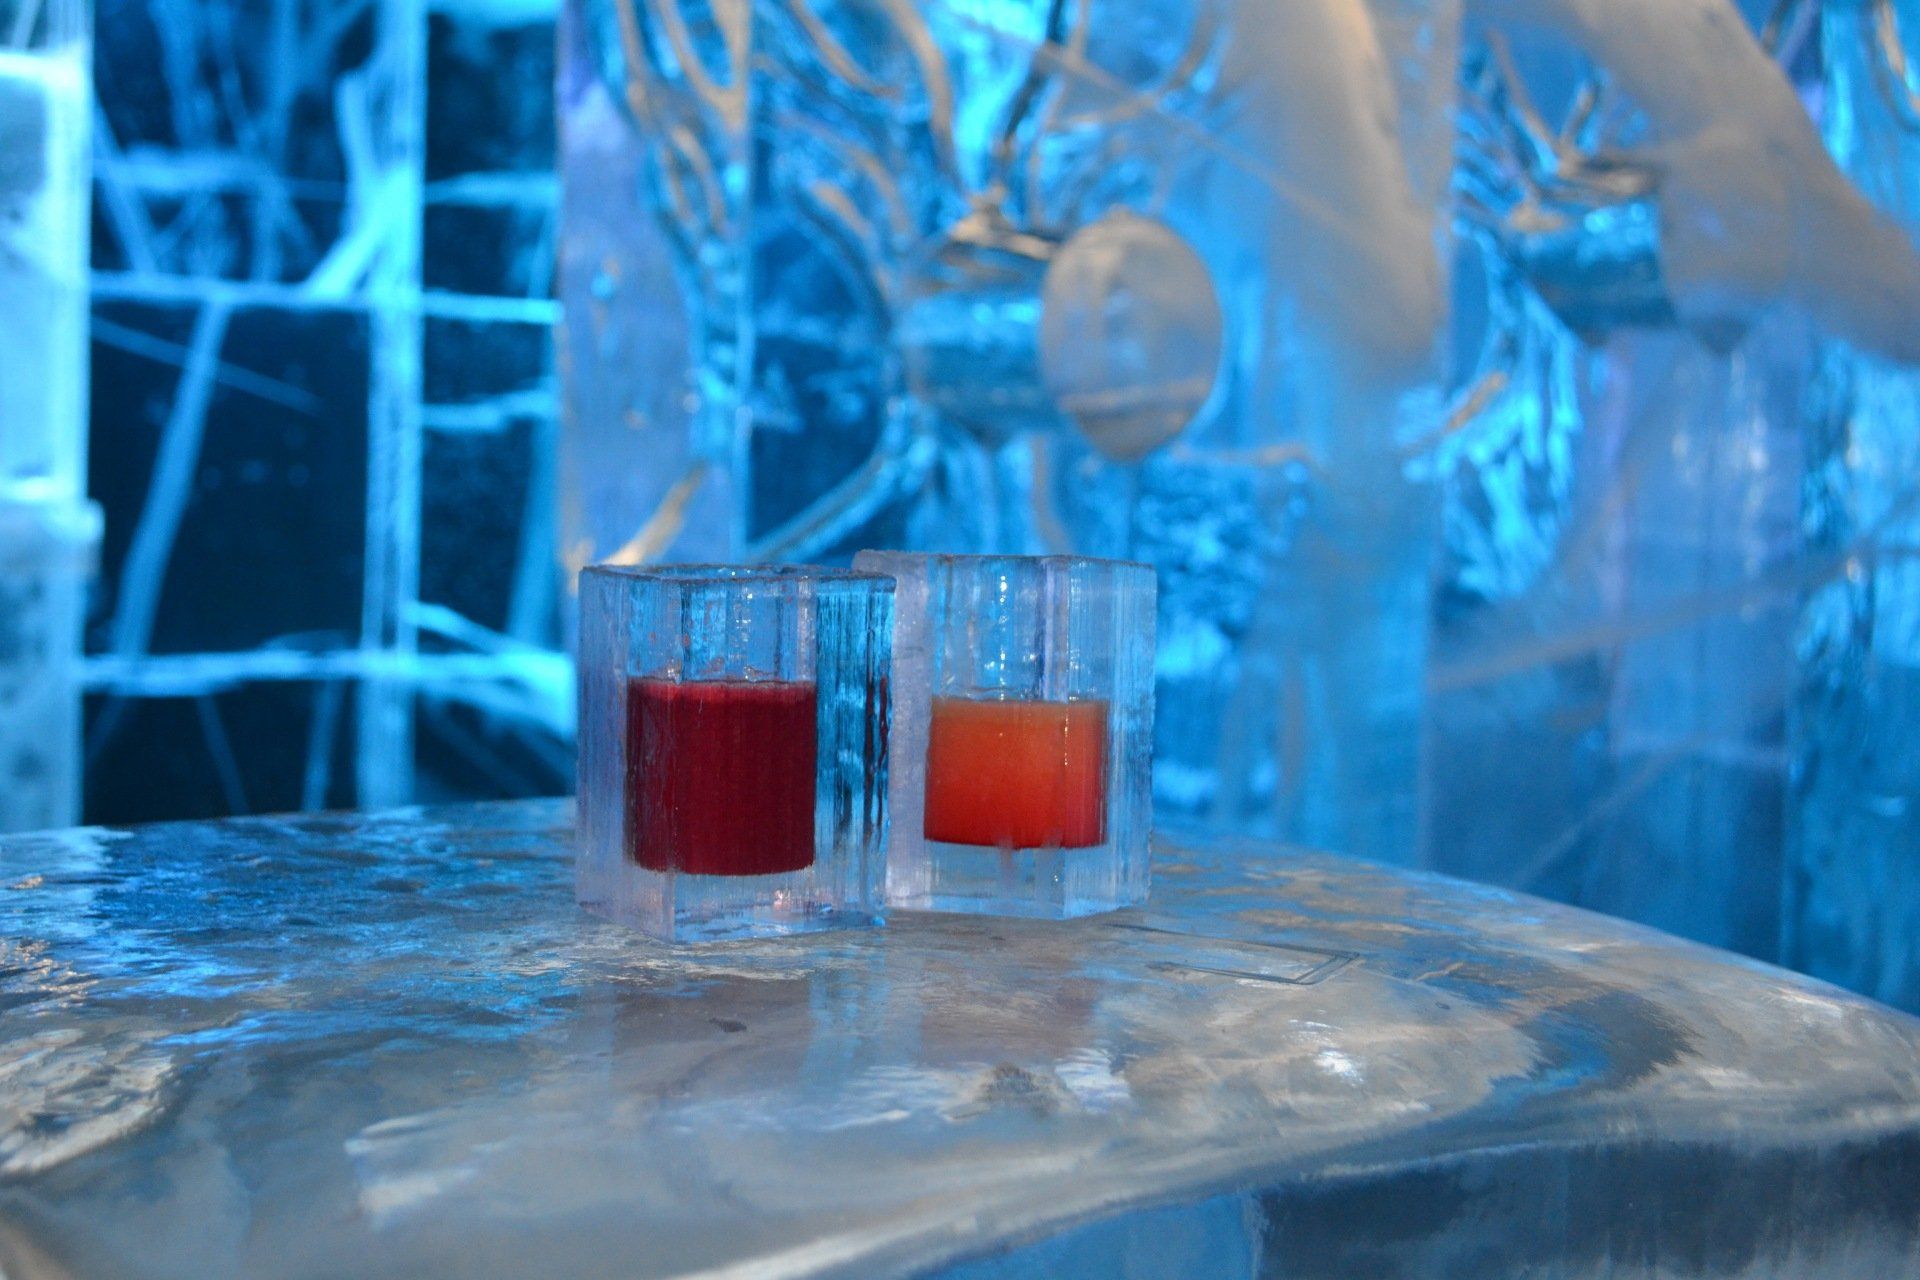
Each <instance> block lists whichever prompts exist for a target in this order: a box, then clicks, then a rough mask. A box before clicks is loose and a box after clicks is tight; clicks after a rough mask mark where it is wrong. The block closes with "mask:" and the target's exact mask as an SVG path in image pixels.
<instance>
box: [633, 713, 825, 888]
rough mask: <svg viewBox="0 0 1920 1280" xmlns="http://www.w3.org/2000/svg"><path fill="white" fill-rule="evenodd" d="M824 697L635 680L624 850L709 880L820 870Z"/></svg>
mask: <svg viewBox="0 0 1920 1280" xmlns="http://www.w3.org/2000/svg"><path fill="white" fill-rule="evenodd" d="M815 701H816V698H815V692H814V686H813V685H812V684H810V683H802V682H798V681H746V680H688V681H675V680H650V679H640V680H630V681H628V683H627V743H626V746H627V782H626V790H627V856H628V857H629V858H631V859H632V860H633V861H635V862H637V863H639V864H640V865H641V866H643V867H645V868H646V869H647V870H649V871H683V872H686V873H687V874H689V875H702V876H761V875H773V874H777V873H780V872H785V871H800V870H804V869H805V868H807V867H810V866H812V865H813V806H814V790H815V773H816V768H815V765H816V761H817V758H818V746H817V742H818V736H819V731H818V728H817V727H816V717H815Z"/></svg>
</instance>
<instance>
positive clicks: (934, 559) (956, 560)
mask: <svg viewBox="0 0 1920 1280" xmlns="http://www.w3.org/2000/svg"><path fill="white" fill-rule="evenodd" d="M859 554H860V555H863V556H889V557H891V556H897V557H899V558H900V559H902V560H914V561H921V562H925V563H928V564H944V565H954V566H958V567H965V566H969V565H976V566H977V565H988V564H1017V565H1033V566H1035V567H1037V568H1043V569H1076V568H1088V569H1141V570H1145V571H1146V572H1148V573H1154V572H1155V570H1154V567H1153V566H1152V565H1150V564H1148V563H1146V562H1145V561H1144V560H1109V559H1106V558H1104V557H1102V556H1074V555H1063V554H1059V553H1053V554H1048V555H1042V556H1025V555H1017V554H1014V553H1011V552H1010V553H1008V554H1005V555H996V554H994V553H992V552H947V551H881V550H877V549H875V548H871V547H870V548H867V549H865V550H863V551H861V552H860V553H859Z"/></svg>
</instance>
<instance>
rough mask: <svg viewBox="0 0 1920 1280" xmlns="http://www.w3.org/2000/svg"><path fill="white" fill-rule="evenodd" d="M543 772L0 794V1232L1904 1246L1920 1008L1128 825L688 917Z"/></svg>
mask: <svg viewBox="0 0 1920 1280" xmlns="http://www.w3.org/2000/svg"><path fill="white" fill-rule="evenodd" d="M569 818H570V815H569V810H568V808H567V806H565V805H563V804H559V803H532V804H514V805H493V806H482V807H476V808H466V809H443V810H413V811H409V812H404V813H395V814H387V815H340V816H314V817H305V818H284V819H257V820H242V821H234V822H227V823H214V824H199V825H189V826H175V827H168V828H152V829H146V830H140V831H133V832H125V831H108V830H86V831H77V832H67V833H60V834H51V835H41V836H32V837H23V838H15V839H13V840H11V841H5V840H0V886H4V887H0V940H4V941H0V956H4V957H5V963H4V964H3V965H0V1002H4V1004H5V1006H6V1015H5V1017H4V1019H0V1084H3V1085H4V1088H0V1268H4V1269H5V1271H6V1274H7V1275H9V1276H20V1277H28V1278H32V1280H41V1278H43V1277H46V1278H53V1277H69V1276H70V1277H84V1276H152V1277H177V1276H226V1275H242V1274H245V1275H275V1276H281V1275H285V1276H297V1275H313V1274H328V1275H361V1276H392V1277H401V1276H405V1277H438V1276H458V1277H462V1278H463V1280H487V1278H489V1277H496V1276H497V1277H522V1276H534V1275H564V1276H594V1275H627V1276H639V1277H653V1276H661V1277H664V1276H746V1275H753V1276H783V1277H847V1278H852V1277H859V1278H860V1280H883V1278H885V1277H906V1276H924V1277H933V1276H947V1277H953V1278H955V1280H959V1278H965V1280H986V1278H987V1277H1000V1278H1006V1277H1021V1276H1036V1277H1038V1276H1116V1275H1126V1276H1133V1277H1149V1278H1158V1277H1184V1276H1204V1277H1209V1278H1210V1280H1211V1278H1216V1277H1217V1278H1221V1280H1233V1278H1235V1277H1245V1278H1246V1280H1252V1278H1253V1277H1255V1276H1260V1277H1269V1278H1271V1277H1300V1278H1301V1280H1306V1278H1308V1277H1336V1276H1338V1277H1354V1276H1380V1275H1407V1276H1428V1275H1444V1274H1472V1275H1523V1274H1524V1275H1567V1276H1585V1275H1595V1276H1598V1275H1618V1274H1623V1273H1634V1274H1642V1275H1649V1276H1662V1277H1664V1276H1688V1277H1711V1278H1713V1280H1722V1278H1724V1280H1733V1278H1734V1277H1752V1276H1794V1277H1806V1278H1807V1280H1853V1278H1855V1277H1858V1278H1860V1280H1882V1278H1884V1277H1893V1276H1905V1275H1911V1274H1913V1272H1914V1268H1915V1265H1916V1263H1917V1262H1920V1218H1917V1217H1916V1212H1915V1205H1916V1204H1920V1022H1916V1021H1915V1020H1914V1019H1912V1018H1909V1017H1906V1016H1903V1015H1900V1014H1897V1013H1894V1012H1892V1011H1890V1010H1887V1009H1885V1008H1883V1007H1879V1006H1875V1005H1873V1004H1871V1003H1869V1002H1867V1001H1864V1000H1861V999H1859V998H1857V997H1853V996H1848V995H1845V994H1842V993H1840V992H1838V991H1836V990H1834V989H1832V988H1830V987H1827V986H1824V985H1822V984H1820V983H1817V982H1814V981H1811V980H1808V979H1804V978H1800V977H1796V976H1793V975H1790V974H1787V973H1784V972H1781V971H1778V970H1774V969H1769V968H1765V967H1762V966H1758V965H1754V964H1751V963H1747V962H1743V961H1739V960H1736V959H1734V958H1732V957H1729V956H1726V955H1723V954H1718V953H1714V952H1711V951H1708V950H1706V949H1704V948H1701V947H1697V946H1694V945H1691V944H1688V943H1683V942H1679V941H1677V940H1675V939H1672V938H1668V937H1664V936H1661V935H1658V934H1655V933H1652V932H1649V931H1646V930H1643V929H1639V928H1637V927H1635V926H1632V925H1626V924H1622V923H1620V922H1617V921H1610V920H1606V919H1603V918H1601V917H1598V916H1593V915H1589V914H1586V913H1583V912H1578V911H1573V910H1569V909H1567V908H1564V907H1556V906H1552V905H1549V904H1547V903H1543V902H1540V901H1538V900H1534V899H1528V898H1522V897H1517V896H1514V895H1510V894H1507V893H1503V892H1500V891H1498V890H1492V889H1486V888H1477V887H1473V886H1469V885H1465V884H1462V883H1460V882H1457V881H1449V880H1443V879H1440V878H1437V877H1431V876H1425V875H1419V874H1411V873H1404V872H1390V871H1386V870H1383V869H1381V868H1378V867H1370V866H1367V865H1364V864H1357V863H1352V862H1347V861H1342V860H1337V859H1331V858H1326V857H1323V856H1319V855H1313V854H1303V853H1291V854H1289V855H1288V856H1286V857H1280V856H1277V855H1278V853H1279V851H1278V850H1275V849H1272V848H1269V847H1263V846H1249V845H1211V844H1208V845H1201V846H1197V847H1183V846H1181V845H1179V844H1177V843H1176V842H1171V841H1166V842H1162V844H1161V847H1160V849H1159V850H1158V851H1157V852H1158V854H1159V857H1160V865H1159V867H1158V868H1157V874H1156V877H1155V886H1154V893H1153V897H1152V899H1151V901H1150V902H1149V904H1148V907H1147V908H1146V909H1145V910H1144V911H1136V912H1129V913H1126V914H1124V915H1122V916H1109V917H1103V918H1098V919H1090V920H1082V921H1073V922H1064V923H1061V922H1039V921H1023V920H1009V919H994V920H982V919H979V918H975V917H956V916H945V917H942V916H927V915H909V916H907V917H904V918H901V919H896V920H895V921H894V922H893V923H891V924H890V925H889V927H888V928H886V929H881V930H860V931H853V932H849V933H840V934H815V935H811V936H809V937H807V938H804V939H779V940H762V941H755V942H749V943H740V944H732V945H727V946H725V947H722V948H720V949H718V950H716V951H709V952H703V953H701V954H700V955H699V956H698V957H693V956H689V955H688V954H686V953H685V952H675V951H674V950H672V949H670V948H664V947H657V946H653V945H651V944H647V943H645V942H641V941H638V940H636V938H635V936H634V935H633V934H632V933H631V932H629V931H627V930H624V929H621V928H619V927H617V926H613V925H610V924H606V923H603V922H600V921H597V920H594V919H593V918H591V917H589V916H586V915H584V914H583V913H581V912H580V911H579V909H578V908H577V907H576V906H575V904H574V902H573V895H572V893H571V892H570V890H569V886H568V878H569V873H568V862H569V859H570V853H571V830H570V822H569Z"/></svg>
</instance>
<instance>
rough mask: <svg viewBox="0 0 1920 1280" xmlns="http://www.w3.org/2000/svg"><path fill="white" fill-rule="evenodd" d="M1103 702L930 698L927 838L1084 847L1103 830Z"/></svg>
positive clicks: (1102, 837) (1003, 845)
mask: <svg viewBox="0 0 1920 1280" xmlns="http://www.w3.org/2000/svg"><path fill="white" fill-rule="evenodd" d="M1106 761H1107V703H1106V700H1105V699H1091V698H1090V699H1087V700H1085V701H1079V702H1041V701H1028V700H1019V699H975V698H935V699H934V700H933V707H932V714H931V716H930V718H929V720H928V724H927V794H926V814H925V821H924V824H923V832H924V834H925V836H926V838H927V839H929V840H939V841H944V842H946V843H949V844H973V845H985V846H992V847H998V848H1005V849H1084V848H1090V847H1092V846H1094V845H1097V844H1100V843H1101V842H1102V841H1103V840H1105V838H1106V832H1105V824H1106V791H1107V788H1106Z"/></svg>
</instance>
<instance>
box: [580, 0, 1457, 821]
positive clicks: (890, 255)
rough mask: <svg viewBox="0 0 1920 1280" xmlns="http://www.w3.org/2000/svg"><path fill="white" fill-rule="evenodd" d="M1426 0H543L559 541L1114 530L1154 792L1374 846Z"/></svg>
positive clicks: (1408, 803) (1410, 735)
mask: <svg viewBox="0 0 1920 1280" xmlns="http://www.w3.org/2000/svg"><path fill="white" fill-rule="evenodd" d="M1457 19H1458V13H1457V9H1456V8H1455V7H1454V6H1453V5H1452V4H1450V3H1428V2H1426V0H1419V2H1413V0H1378V2H1375V3H1363V2H1362V0H1314V2H1313V3H1307V4H1293V3H1287V4H1280V3H1272V2H1270V0H1244V2H1239V3H1215V2H1212V0H1199V2H1196V3H1187V4H1178V5H1170V6H1143V5H1121V4H1112V3H1109V4H1098V5H1089V6H1083V7H1080V8H1068V7H1065V6H1060V5H1051V4H1044V3H1038V2H1037V0H1036V2H1035V3H1022V4H1010V5H997V6H986V5H978V4H973V3H967V2H961V0H952V2H943V3H939V4H934V5H930V6H913V5H907V4H899V3H884V2H879V0H873V2H854V3H822V4H808V5H798V6H786V7H773V6H766V7H762V6H745V5H739V4H722V3H706V2H705V0H700V2H696V3H682V2H678V0H658V2H657V3H639V2H637V0H584V2H583V3H581V4H578V5H576V6H574V7H573V8H572V9H571V10H570V11H569V16H568V20H567V32H566V35H565V36H564V38H563V47H564V50H565V55H564V58H565V64H564V65H563V68H562V72H561V76H562V79H561V112H562V132H563V170H564V174H565V177H566V187H567V196H566V203H565V213H564V216H563V231H562V240H561V263H562V266H561V283H562V296H563V302H564V304H565V309H566V315H567V321H566V326H565V334H564V338H563V351H564V357H563V358H564V365H565V371H566V375H567V388H568V390H567V420H566V432H565V439H566V445H565V451H566V458H567V461H566V464H565V476H566V480H565V485H564V490H565V492H566V494H567V498H566V499H565V504H564V505H565V508H566V512H567V520H568V526H567V527H568V530H569V531H568V533H567V535H566V544H567V547H568V549H569V554H570V555H571V556H572V557H573V558H574V560H575V561H580V560H584V559H586V558H605V557H610V556H611V557H620V558H630V559H647V558H671V559H687V558H700V557H707V556H714V555H720V556H726V557H741V558H749V559H753V558H788V559H791V558H802V557H824V558H830V559H831V558H840V557H844V556H846V555H848V554H850V553H851V552H852V551H853V550H855V549H857V548H859V547H861V546H863V545H874V546H908V547H921V548H929V549H939V550H1009V551H1033V550H1041V549H1047V548H1057V549H1077V550H1080V551H1082V552H1090V553H1094V554H1107V555H1121V556H1135V557H1142V558H1147V559H1150V560H1153V561H1154V562H1155V563H1156V565H1157V567H1159V568H1160V569H1161V570H1162V573H1163V578H1164V579H1165V586H1166V587H1167V590H1166V591H1165V592H1164V594H1163V600H1164V601H1165V602H1166V604H1165V608H1164V610H1163V617H1162V628H1163V629H1162V637H1163V643H1162V659H1161V670H1160V713H1159V721H1158V722H1159V724H1160V726H1161V727H1160V730H1159V732H1160V739H1159V743H1158V746H1159V750H1160V759H1161V768H1160V781H1159V784H1158V785H1159V796H1160V800H1161V803H1162V805H1163V810H1164V812H1165V813H1166V814H1167V816H1168V817H1170V818H1173V817H1186V818H1189V819H1200V820H1203V821H1209V822H1218V823H1221V824H1223V825H1229V826H1236V827H1241V828H1251V829H1257V830H1263V831H1269V832H1273V833H1277V834H1285V835H1289V836H1291V837H1294V838H1298V839H1303V840H1309V841H1313V842H1316V843H1322V844H1330V845H1337V846H1341V847H1345V848H1350V849H1356V850H1366V851H1371V852H1375V853H1380V854H1387V855H1391V854H1393V853H1395V852H1404V851H1405V850H1406V849H1407V848H1409V847H1410V845H1411V843H1412V840H1413V823H1414V820H1415V815H1416V805H1415V803H1414V796H1415V793H1416V789H1417V780H1418V769H1417V745H1418V718H1419V689H1420V679H1421V671H1422V668H1423V665H1424V660H1425V643H1424V638H1425V630H1426V606H1425V592H1426V577H1427V571H1428V567H1427V566H1428V557H1429V555H1430V552H1431V546H1432V531H1433V527H1434V521H1435V516H1436V511H1435V507H1434V505H1433V500H1432V492H1431V489H1430V488H1429V487H1427V486H1425V485H1423V484H1421V483H1418V482H1416V481H1414V480H1411V479H1409V477H1408V476H1407V474H1406V462H1407V442H1408V440H1409V438H1410V437H1411V436H1413V435H1415V434H1417V433H1418V431H1419V430H1420V429H1421V426H1422V424H1424V423H1425V421H1426V419H1427V418H1428V417H1429V416H1430V413H1431V410H1432V407H1433V405H1434V404H1436V403H1437V401H1438V395H1439V392H1438V382H1439V349H1440V339H1441V335H1442V330H1443V326H1444V314H1445V292H1446V291H1445V280H1444V270H1443V267H1444V260H1443V258H1442V256H1441V255H1440V253H1439V252H1438V250H1437V245H1438V243H1439V241H1440V239H1442V238H1443V236H1444V230H1445V228H1444V220H1443V219H1442V218H1441V216H1440V214H1439V207H1440V204H1441V202H1442V199H1443V196H1444V192H1445V187H1446V181H1447V172H1448V158H1449V152H1450V134H1449V132H1448V129H1447V125H1446V121H1447V119H1448V117H1447V113H1446V110H1445V106H1446V103H1447V101H1448V99H1449V97H1450V95H1451V84H1452V77H1451V67H1452V63H1453V57H1454V33H1455V27H1456V25H1457ZM635 195H637V196H638V200H637V202H636V200H634V199H633V198H631V197H633V196H635ZM1122 241H1124V242H1126V243H1127V244H1129V246H1130V249H1129V252H1128V253H1127V255H1126V260H1127V261H1128V262H1129V263H1130V264H1132V267H1131V269H1132V272H1133V274H1132V276H1131V277H1130V276H1129V274H1128V273H1127V272H1122V271H1117V270H1105V269H1102V268H1101V267H1100V266H1099V265H1098V264H1099V263H1101V262H1102V261H1103V260H1106V259H1108V258H1111V257H1112V256H1113V254H1114V253H1115V252H1116V251H1114V250H1112V249H1111V248H1108V249H1102V248H1100V247H1099V246H1100V245H1102V244H1109V243H1118V242H1122ZM1148 261H1152V262H1155V263H1158V264H1161V266H1160V267H1159V268H1158V269H1159V270H1161V271H1163V272H1164V273H1165V274H1164V275H1158V276H1149V275H1147V274H1146V272H1145V270H1144V269H1143V268H1144V264H1145V263H1146V262H1148ZM1070 314H1078V315H1081V316H1083V317H1084V316H1091V315H1098V316H1101V317H1103V319H1102V322H1101V323H1100V324H1098V325H1094V324H1090V323H1084V322H1081V323H1080V327H1079V328H1078V329H1077V330H1076V332H1077V333H1078V334H1080V335H1082V341H1083V342H1084V343H1085V344H1087V346H1088V347H1089V348H1091V349H1088V350H1081V351H1079V352H1077V353H1074V354H1073V355H1072V356H1069V355H1068V354H1067V352H1068V351H1069V346H1070V344H1068V343H1066V342H1065V341H1063V340H1062V339H1061V338H1060V337H1059V334H1058V332H1056V330H1057V329H1058V327H1059V325H1060V324H1062V323H1063V322H1062V320H1061V317H1062V316H1065V315H1070ZM1175 321H1177V323H1176V322H1175ZM1049 334H1052V335H1053V336H1051V337H1049ZM1169 334H1180V335H1183V345H1180V346H1175V345H1174V344H1171V343H1169V342H1168V341H1167V335H1169ZM1215 335H1218V336H1217V337H1216V336H1215ZM1223 530H1230V532H1228V533H1226V534H1225V541H1224V543H1223V536H1222V531H1223Z"/></svg>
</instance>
